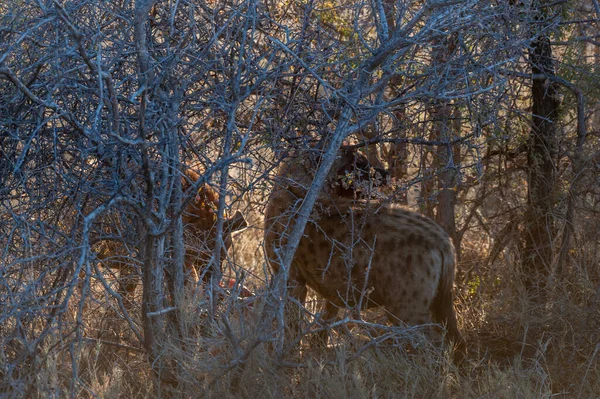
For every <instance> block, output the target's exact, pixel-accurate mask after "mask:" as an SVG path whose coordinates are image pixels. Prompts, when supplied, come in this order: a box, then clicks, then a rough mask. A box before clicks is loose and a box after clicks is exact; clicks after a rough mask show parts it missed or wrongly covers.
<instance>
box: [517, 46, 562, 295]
mask: <svg viewBox="0 0 600 399" xmlns="http://www.w3.org/2000/svg"><path fill="white" fill-rule="evenodd" d="M529 63H530V65H531V69H532V73H533V79H532V87H531V95H532V101H533V106H532V121H531V127H532V128H531V132H530V137H529V143H528V152H527V170H528V176H527V177H528V186H527V209H526V211H525V216H524V221H525V226H524V229H523V235H522V240H523V246H524V251H523V259H522V272H523V281H524V283H525V288H526V289H527V292H528V294H529V295H530V297H531V298H538V299H540V298H541V296H540V294H542V291H543V289H544V288H545V286H546V282H547V280H548V277H549V276H550V272H551V265H552V256H553V241H554V238H555V236H556V226H555V223H554V211H555V207H556V198H557V195H556V193H555V191H554V190H555V187H556V183H557V178H556V171H555V160H556V156H557V126H556V122H557V119H558V111H559V105H560V102H559V99H558V90H557V84H556V83H554V82H553V81H552V80H551V79H550V77H553V76H554V65H553V58H552V47H551V45H550V39H549V38H548V36H546V35H540V36H539V37H538V38H537V39H536V40H535V41H534V42H533V44H532V49H531V55H530V57H529Z"/></svg>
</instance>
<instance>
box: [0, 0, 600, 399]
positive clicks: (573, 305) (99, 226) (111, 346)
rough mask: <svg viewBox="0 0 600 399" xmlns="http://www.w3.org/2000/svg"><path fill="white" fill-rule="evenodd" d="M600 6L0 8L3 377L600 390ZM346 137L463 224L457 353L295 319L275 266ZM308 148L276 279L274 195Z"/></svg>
mask: <svg viewBox="0 0 600 399" xmlns="http://www.w3.org/2000/svg"><path fill="white" fill-rule="evenodd" d="M599 19H600V9H599V8H598V5H597V4H596V2H593V4H592V5H589V4H587V3H586V2H579V1H573V2H544V1H524V2H512V1H471V0H460V1H443V0H442V1H409V0H398V1H390V0H372V1H370V2H349V1H346V0H338V1H329V0H327V1H322V0H308V1H304V2H302V1H296V2H294V1H284V2H270V1H257V0H248V1H237V0H234V1H225V0H214V1H208V2H207V1H203V0H198V1H166V2H155V1H152V0H139V1H133V2H132V1H122V0H121V1H109V2H106V1H89V0H77V1H58V0H40V1H30V0H23V1H17V0H11V1H5V2H3V3H2V4H0V82H2V84H0V151H1V152H0V237H1V239H0V251H1V254H2V256H1V257H0V377H1V383H0V392H2V393H3V395H6V396H7V397H15V398H16V397H63V396H67V395H70V396H76V397H88V396H89V397H96V396H104V397H155V396H156V395H163V396H175V395H179V396H183V397H190V396H192V397H194V396H198V397H204V396H206V397H212V396H214V397H219V396H220V397H229V396H236V397H237V396H242V397H250V396H253V397H256V396H257V395H260V396H265V397H408V396H411V397H480V396H482V395H486V394H487V395H491V396H492V397H549V396H551V395H553V396H556V395H560V394H562V395H564V396H565V397H596V396H598V394H599V392H600V386H599V385H598V381H600V363H599V361H598V344H597V342H598V339H599V338H600V335H599V334H598V331H600V329H599V328H598V327H599V326H598V320H599V319H600V317H599V315H598V310H597V309H599V308H600V307H598V305H599V302H600V289H599V287H600V271H599V268H598V259H599V258H598V251H599V249H600V245H599V244H600V242H599V240H598V237H599V235H598V232H599V229H600V224H599V223H598V221H597V220H598V218H597V215H598V212H599V203H600V201H599V200H598V199H599V198H600V192H599V189H598V187H600V184H598V183H600V181H599V180H598V176H600V174H599V172H600V171H599V170H598V167H599V162H598V160H599V159H600V158H599V154H600V152H599V151H598V146H599V139H600V134H599V131H598V126H600V123H599V117H600V111H599V110H600V107H599V105H600V104H599V100H598V99H599V98H600V93H599V89H598V87H599V86H598V82H599V81H600V77H599V75H598V69H597V65H598V62H599V57H600V50H599V49H600V46H599V45H598V36H597V32H598V24H599ZM532 87H533V91H532V89H531V88H532ZM536 88H537V91H536ZM542 89H543V90H542ZM342 145H344V146H346V147H347V148H353V149H356V150H357V151H358V152H360V153H362V154H363V155H364V156H365V157H366V158H367V159H368V161H369V163H370V164H371V165H373V166H376V167H378V168H382V169H386V170H387V171H388V172H389V173H390V175H391V178H390V180H389V181H388V182H387V183H386V189H385V190H383V191H382V192H380V193H379V196H380V197H384V198H380V200H384V201H390V202H392V201H393V202H397V203H401V204H403V205H406V206H408V207H411V208H413V209H416V210H418V211H420V212H421V213H423V214H425V215H426V216H429V217H430V218H434V219H435V220H436V222H437V223H438V224H440V226H441V227H442V228H443V229H444V230H445V231H446V233H448V235H449V236H450V238H451V239H452V242H453V244H454V246H455V247H456V250H457V255H458V270H457V275H458V278H457V281H456V285H457V286H456V292H457V293H458V301H457V304H456V307H457V313H458V315H459V322H460V324H461V327H462V331H463V332H464V335H465V339H466V341H467V344H468V346H469V360H468V361H467V364H465V365H462V366H461V367H462V368H461V370H460V371H459V370H458V369H457V368H456V367H455V365H454V364H453V363H452V362H451V361H449V360H448V359H450V357H451V354H450V353H449V352H447V351H445V350H440V348H439V347H438V346H437V345H434V344H432V343H431V342H430V341H429V340H428V339H426V338H424V337H423V334H421V332H422V331H421V330H422V329H421V328H420V327H419V326H403V327H402V326H400V327H399V326H390V325H387V324H386V323H385V322H379V320H380V319H379V318H378V315H376V314H374V315H365V314H363V315H360V317H357V314H356V312H355V313H352V312H349V313H348V314H347V315H346V316H345V317H342V318H341V319H338V320H335V321H331V322H329V323H327V322H325V321H324V320H322V318H320V312H321V311H320V309H321V308H320V304H319V303H318V302H317V303H315V304H314V305H311V304H309V306H307V307H303V306H302V307H300V306H297V305H298V304H297V303H296V304H295V306H296V308H298V309H299V312H298V315H299V317H301V318H302V322H301V323H299V324H298V323H296V324H297V327H299V329H300V331H301V332H302V334H300V335H299V336H298V334H296V335H294V334H292V335H290V334H289V331H288V332H286V329H289V328H290V326H289V324H288V323H287V321H286V318H288V316H286V315H284V313H285V312H284V309H285V308H286V307H289V306H284V305H285V304H287V305H289V304H290V303H292V305H293V302H294V300H293V298H288V295H287V291H286V289H285V279H283V280H282V277H281V275H283V276H286V273H287V272H289V268H290V265H291V262H292V261H293V259H294V252H295V250H296V247H297V245H298V242H299V240H300V239H301V237H302V234H303V232H304V226H305V225H306V223H307V222H308V221H309V219H310V217H311V216H310V215H311V211H312V208H313V207H314V206H315V204H317V206H318V204H319V193H320V192H321V189H322V188H323V186H324V185H326V184H328V182H327V179H326V177H327V176H328V174H329V169H330V168H331V165H332V164H333V163H334V160H335V158H336V154H337V151H338V149H339V148H340V146H342ZM305 154H311V155H310V156H308V157H307V159H311V160H315V162H314V164H311V165H309V166H310V168H311V170H313V171H314V179H313V180H312V181H310V182H307V186H305V187H303V188H304V189H305V190H306V197H305V198H303V199H302V201H301V202H299V203H298V204H297V205H298V206H297V209H298V210H299V211H298V213H297V215H295V216H294V217H293V218H288V219H287V222H286V223H288V225H287V226H286V229H285V231H286V232H287V233H286V234H289V235H288V236H287V237H289V240H288V245H287V246H286V247H285V248H281V249H279V250H281V251H282V252H281V253H280V255H281V256H280V261H281V265H280V266H281V267H280V270H281V271H282V272H281V273H273V272H272V269H270V268H269V266H268V264H267V262H266V261H265V257H264V253H263V248H262V246H263V245H264V240H263V236H264V231H263V226H264V220H263V219H264V216H263V215H264V213H265V206H266V201H267V199H268V197H269V193H270V192H271V190H272V186H273V184H274V182H273V180H274V179H273V176H274V175H275V173H276V171H277V168H278V166H279V164H280V163H281V162H282V161H286V160H288V159H291V158H294V157H298V156H302V155H305ZM315 154H317V155H316V156H315ZM294 159H295V158H294ZM189 170H192V171H194V172H196V173H197V174H198V175H197V180H195V179H194V180H195V181H192V180H190V179H189V178H186V177H185V176H188V175H190V173H189ZM186 173H187V174H186ZM349 176H350V175H349ZM338 177H339V178H340V179H342V180H343V179H345V180H344V181H343V183H344V184H352V183H353V180H354V179H358V177H357V176H354V175H351V176H350V177H348V176H338ZM359 177H360V176H359ZM338 183H339V182H338ZM339 184H341V183H339ZM203 187H205V190H210V192H211V193H213V192H214V198H212V197H211V198H212V199H211V200H210V201H208V200H205V202H202V201H203V199H202V195H200V192H199V190H200V189H201V188H203ZM211 195H212V194H211ZM194 204H195V205H194ZM201 207H204V208H203V209H204V210H205V211H206V214H207V215H209V216H207V219H202V220H200V221H199V222H198V223H200V224H202V223H203V222H206V226H204V225H203V227H197V226H198V225H197V224H194V226H196V227H194V226H191V225H192V223H188V222H186V221H189V220H191V219H190V218H191V217H193V216H194V215H190V212H194V211H190V210H193V209H200V208H201ZM236 212H240V213H241V214H243V215H244V218H245V222H243V223H242V221H240V220H239V219H238V218H237V216H238V215H239V214H238V213H236ZM196 216H197V215H196ZM232 225H236V226H232ZM242 225H243V226H246V225H247V226H248V228H247V229H246V230H244V231H243V232H234V231H235V230H237V229H238V228H240V227H242ZM199 232H201V233H202V234H199ZM194 254H198V255H197V256H196V258H195V260H194V262H192V263H194V267H193V268H192V267H189V264H190V262H189V259H190V257H191V256H192V255H194ZM207 254H208V255H207ZM186 265H187V266H186ZM195 274H198V275H200V277H202V276H205V278H200V279H199V281H198V279H197V278H194V277H193V276H194V275H195ZM206 276H208V277H206ZM364 294H366V292H364V293H363V295H364ZM319 331H326V332H327V333H328V334H327V335H328V337H329V339H330V342H329V344H327V343H325V345H324V344H323V342H320V343H317V342H316V341H317V340H318V339H315V338H316V337H318V336H319V334H318V333H319ZM565 365H568V367H566V366H565ZM563 366H565V367H563ZM568 370H569V371H568ZM466 371H473V372H466Z"/></svg>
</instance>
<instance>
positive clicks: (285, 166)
mask: <svg viewBox="0 0 600 399" xmlns="http://www.w3.org/2000/svg"><path fill="white" fill-rule="evenodd" d="M321 157H322V153H321V152H320V151H318V150H316V149H311V150H308V151H305V152H303V153H302V154H296V155H293V156H290V157H289V158H288V159H286V160H285V161H284V162H282V163H281V165H280V167H279V170H278V173H277V176H276V178H275V180H276V185H278V186H280V187H282V190H279V191H278V190H277V189H276V193H277V192H279V193H281V191H283V190H285V191H287V192H288V193H291V194H294V195H295V196H296V197H303V196H304V195H305V194H306V192H307V191H308V188H309V187H310V184H311V183H312V180H313V178H314V176H315V173H316V171H317V169H318V167H319V165H320V162H321ZM389 184H390V174H389V173H388V172H387V171H386V170H385V169H384V168H383V166H382V165H381V163H380V162H370V161H369V160H368V158H367V157H365V156H364V155H362V154H361V153H360V152H358V151H357V150H356V149H354V148H353V147H342V148H341V149H340V150H339V151H338V154H337V156H336V159H335V160H334V163H333V165H332V167H331V169H330V171H329V175H328V176H327V182H326V183H325V186H324V187H323V191H322V192H321V198H322V199H323V200H325V198H327V197H331V198H334V199H335V198H350V199H357V198H370V197H371V196H372V195H373V194H375V193H376V191H377V188H379V187H384V186H388V185H389Z"/></svg>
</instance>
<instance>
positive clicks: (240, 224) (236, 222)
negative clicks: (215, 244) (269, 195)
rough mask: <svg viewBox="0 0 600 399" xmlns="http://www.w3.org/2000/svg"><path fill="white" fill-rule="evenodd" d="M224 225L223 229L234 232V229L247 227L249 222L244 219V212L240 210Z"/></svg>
mask: <svg viewBox="0 0 600 399" xmlns="http://www.w3.org/2000/svg"><path fill="white" fill-rule="evenodd" d="M223 227H224V228H223V230H225V231H229V232H232V233H233V232H234V231H239V230H243V229H245V228H246V227H248V223H247V222H246V219H244V216H243V215H242V213H241V212H240V211H236V212H235V215H233V217H232V218H230V219H227V220H226V221H225V225H224V226H223Z"/></svg>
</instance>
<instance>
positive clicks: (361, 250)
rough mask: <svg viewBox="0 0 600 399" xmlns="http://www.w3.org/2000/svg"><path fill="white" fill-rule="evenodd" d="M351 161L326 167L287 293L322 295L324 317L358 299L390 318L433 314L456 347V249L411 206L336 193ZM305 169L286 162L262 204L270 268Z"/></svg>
mask: <svg viewBox="0 0 600 399" xmlns="http://www.w3.org/2000/svg"><path fill="white" fill-rule="evenodd" d="M340 164H341V165H340ZM352 165H356V162H349V160H348V158H347V157H345V156H342V157H340V159H338V161H337V163H336V164H334V167H333V168H332V171H334V172H333V173H332V174H330V181H329V182H328V185H327V186H326V188H325V193H324V194H323V195H322V198H321V199H322V200H321V202H320V203H319V204H318V205H317V206H316V209H315V211H314V212H313V215H312V218H311V221H309V223H308V224H307V226H306V228H305V230H304V236H303V238H302V239H301V241H300V244H299V247H298V249H297V251H296V254H295V257H294V260H293V263H292V266H291V270H290V281H289V286H290V289H291V292H290V295H292V296H293V297H295V298H297V299H298V300H299V301H300V302H301V303H304V301H305V298H306V293H307V288H306V287H307V286H308V287H310V288H312V289H313V290H314V291H316V292H317V293H318V294H319V295H321V296H322V297H323V298H325V299H326V300H327V301H328V304H327V307H326V311H325V314H324V316H323V317H324V318H325V319H327V318H332V317H334V316H335V315H336V314H337V312H338V309H339V308H341V307H354V306H357V305H361V306H362V307H363V308H367V307H373V306H383V307H385V309H386V310H387V312H388V314H389V318H390V320H391V321H392V322H397V321H398V320H401V321H403V322H406V323H409V324H425V323H429V322H431V320H432V319H433V321H435V322H436V323H440V324H443V325H445V327H446V329H447V338H448V339H449V340H451V341H453V342H454V343H455V345H456V347H457V349H458V351H457V353H459V354H460V353H462V352H463V351H464V349H465V348H464V341H463V338H462V336H461V334H460V332H459V330H458V326H457V320H456V314H455V311H454V304H453V292H452V288H453V283H454V263H455V255H454V248H453V246H452V244H451V242H450V239H449V237H448V235H447V234H446V233H445V232H444V231H443V230H442V228H441V227H440V226H438V225H437V224H436V223H435V222H433V221H432V220H431V219H428V218H426V217H424V216H421V215H419V214H417V213H414V212H412V211H410V210H407V209H404V208H401V207H397V206H393V205H390V204H384V203H381V202H379V201H362V202H359V201H353V200H349V199H348V198H347V196H345V197H346V198H343V197H341V196H339V195H338V196H336V193H335V189H333V190H332V189H331V187H336V185H337V183H336V180H337V179H339V176H340V174H339V170H340V168H341V169H344V168H346V169H352ZM303 170H305V169H302V168H298V167H297V166H292V167H290V166H288V165H284V166H283V167H282V168H281V169H280V173H279V176H278V178H277V181H278V183H279V184H280V185H279V186H277V187H275V189H274V190H273V193H272V194H271V197H270V199H269V202H268V205H267V210H266V215H265V216H266V234H265V247H266V252H267V257H268V259H269V261H270V264H271V266H272V267H273V269H274V270H275V271H276V272H277V271H278V270H279V264H278V258H277V252H276V247H278V248H283V247H284V245H285V243H286V236H285V234H286V226H288V225H289V224H290V223H289V222H290V220H291V218H293V210H294V207H295V206H296V204H297V200H298V199H300V198H301V197H302V195H303V194H304V193H305V191H304V192H303V191H302V187H303V186H304V184H305V182H307V181H308V180H309V179H310V176H300V175H299V173H300V172H302V171H303ZM294 180H298V181H299V182H300V184H296V183H293V181H294ZM332 191H334V192H333V193H332ZM459 357H460V358H462V355H459Z"/></svg>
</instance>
